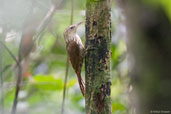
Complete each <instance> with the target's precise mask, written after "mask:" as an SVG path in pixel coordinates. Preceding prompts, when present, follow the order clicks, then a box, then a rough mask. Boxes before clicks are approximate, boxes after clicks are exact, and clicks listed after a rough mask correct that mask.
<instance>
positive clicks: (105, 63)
mask: <svg viewBox="0 0 171 114" xmlns="http://www.w3.org/2000/svg"><path fill="white" fill-rule="evenodd" d="M110 28H111V16H110V1H109V0H87V11H86V49H87V53H86V57H85V67H86V68H85V69H86V94H85V99H86V113H87V114H111V100H110V91H111V90H110V85H111V82H110V56H111V54H110V53H111V51H110V41H111V30H110Z"/></svg>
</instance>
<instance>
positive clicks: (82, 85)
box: [77, 72, 85, 96]
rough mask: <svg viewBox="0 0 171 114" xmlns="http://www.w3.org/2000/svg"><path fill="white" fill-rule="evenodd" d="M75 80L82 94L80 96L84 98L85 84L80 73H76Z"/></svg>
mask: <svg viewBox="0 0 171 114" xmlns="http://www.w3.org/2000/svg"><path fill="white" fill-rule="evenodd" d="M77 78H78V82H79V86H80V90H81V92H82V94H83V96H84V94H85V84H84V81H83V80H82V77H81V73H80V72H77Z"/></svg>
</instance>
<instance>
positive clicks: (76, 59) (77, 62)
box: [67, 41, 83, 72]
mask: <svg viewBox="0 0 171 114" xmlns="http://www.w3.org/2000/svg"><path fill="white" fill-rule="evenodd" d="M67 50H68V54H69V59H70V62H71V64H72V66H73V68H74V70H75V72H78V71H79V72H81V67H82V63H83V55H82V50H83V47H80V45H79V44H78V43H77V42H75V41H70V42H69V43H68V45H67Z"/></svg>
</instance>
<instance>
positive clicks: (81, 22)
mask: <svg viewBox="0 0 171 114" xmlns="http://www.w3.org/2000/svg"><path fill="white" fill-rule="evenodd" d="M83 23H84V22H83V21H82V22H79V23H78V24H76V27H78V26H80V25H81V24H83Z"/></svg>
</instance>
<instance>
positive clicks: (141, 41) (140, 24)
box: [125, 0, 171, 114]
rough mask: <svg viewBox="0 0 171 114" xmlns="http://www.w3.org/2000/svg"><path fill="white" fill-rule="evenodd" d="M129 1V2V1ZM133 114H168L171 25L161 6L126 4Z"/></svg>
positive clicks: (170, 93) (170, 104) (170, 100)
mask: <svg viewBox="0 0 171 114" xmlns="http://www.w3.org/2000/svg"><path fill="white" fill-rule="evenodd" d="M131 1H132V2H131ZM125 8H126V10H125V12H126V16H127V28H128V34H129V40H128V49H129V52H130V54H131V57H132V58H134V64H133V68H132V73H131V74H132V77H131V78H132V85H133V94H132V95H133V96H134V95H135V96H136V97H133V96H130V97H133V98H132V99H133V101H135V102H134V103H133V101H131V102H132V103H133V104H134V106H133V107H134V108H136V110H135V111H136V112H135V114H149V113H161V114H164V113H169V114H170V113H171V112H170V111H171V110H170V106H171V91H170V86H169V85H170V83H171V73H170V68H171V25H170V21H169V18H168V17H167V15H166V13H165V11H164V9H163V8H162V7H156V6H155V7H153V6H152V5H147V4H145V3H141V2H140V1H136V2H135V1H134V0H130V1H129V3H127V4H126V7H125Z"/></svg>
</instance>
